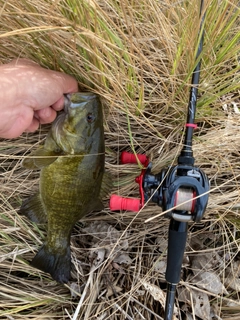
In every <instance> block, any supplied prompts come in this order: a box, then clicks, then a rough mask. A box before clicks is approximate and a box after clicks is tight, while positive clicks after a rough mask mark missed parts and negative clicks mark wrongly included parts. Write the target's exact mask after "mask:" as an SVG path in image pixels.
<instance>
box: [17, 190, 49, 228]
mask: <svg viewBox="0 0 240 320" xmlns="http://www.w3.org/2000/svg"><path fill="white" fill-rule="evenodd" d="M19 213H20V214H23V215H25V216H27V217H28V218H29V219H30V220H31V221H32V222H35V223H47V215H46V213H45V210H44V207H43V204H42V201H41V198H40V193H39V192H37V193H35V194H34V195H32V196H30V197H29V198H28V199H26V200H25V201H24V202H23V204H22V205H21V208H20V210H19Z"/></svg>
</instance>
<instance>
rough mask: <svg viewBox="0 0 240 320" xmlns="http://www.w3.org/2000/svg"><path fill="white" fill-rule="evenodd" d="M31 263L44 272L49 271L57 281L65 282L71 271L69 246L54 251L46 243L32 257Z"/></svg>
mask: <svg viewBox="0 0 240 320" xmlns="http://www.w3.org/2000/svg"><path fill="white" fill-rule="evenodd" d="M31 265H32V266H33V267H35V268H37V269H40V270H42V271H44V272H47V273H50V275H51V276H52V278H53V279H54V280H56V281H57V282H59V283H67V282H68V281H69V279H70V272H71V252H70V248H69V247H68V248H66V250H65V251H64V253H63V252H61V253H57V252H54V251H52V250H50V249H49V248H48V246H47V245H46V244H44V245H43V246H42V248H41V249H40V250H39V251H38V253H37V254H36V256H35V257H34V258H33V260H32V262H31Z"/></svg>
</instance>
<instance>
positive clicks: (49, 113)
mask: <svg viewBox="0 0 240 320" xmlns="http://www.w3.org/2000/svg"><path fill="white" fill-rule="evenodd" d="M56 116H57V112H56V111H55V110H54V109H53V108H51V107H47V108H43V109H41V110H37V111H35V117H36V118H37V119H39V122H40V123H41V124H44V123H51V122H53V121H54V120H55V118H56Z"/></svg>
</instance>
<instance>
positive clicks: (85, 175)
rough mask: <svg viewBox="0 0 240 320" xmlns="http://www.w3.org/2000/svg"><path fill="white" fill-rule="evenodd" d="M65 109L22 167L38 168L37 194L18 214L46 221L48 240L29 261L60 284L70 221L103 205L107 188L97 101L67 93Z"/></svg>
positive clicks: (67, 261) (67, 262)
mask: <svg viewBox="0 0 240 320" xmlns="http://www.w3.org/2000/svg"><path fill="white" fill-rule="evenodd" d="M64 111H65V112H64V113H63V114H60V115H59V116H58V117H57V119H56V120H55V122H54V123H53V125H52V127H51V130H50V132H49V134H48V136H47V138H46V141H45V144H44V146H43V147H42V148H40V149H39V150H37V151H36V152H35V153H34V154H33V155H31V157H30V158H26V159H25V160H24V162H23V165H24V166H26V167H28V168H29V169H39V168H41V173H40V183H39V193H37V194H35V195H33V196H32V197H30V198H29V199H27V200H26V201H25V202H24V203H23V205H22V206H21V209H20V212H21V213H23V214H25V215H27V216H28V217H29V218H30V219H31V220H32V221H34V222H38V223H43V222H45V221H47V238H46V241H45V243H44V245H43V247H42V248H41V249H40V250H39V252H38V253H37V254H36V256H35V257H34V259H33V261H32V265H33V266H35V267H37V268H39V269H41V270H43V271H45V272H48V273H50V274H51V275H52V277H53V279H55V280H56V281H58V282H60V283H66V282H68V280H69V278H70V270H71V253H70V236H71V232H72V229H73V227H74V225H75V223H76V222H77V221H78V220H79V219H80V218H82V217H83V216H84V215H85V214H87V213H88V212H90V211H92V210H100V209H102V208H103V205H102V203H101V197H103V196H104V195H106V194H107V193H108V191H109V189H110V187H111V179H110V177H108V175H107V174H106V173H105V172H104V161H105V160H104V159H105V158H104V152H105V148H104V131H103V115H102V107H101V103H100V101H99V99H98V97H97V96H96V95H94V94H93V93H75V94H70V95H68V97H67V100H66V103H65V107H64Z"/></svg>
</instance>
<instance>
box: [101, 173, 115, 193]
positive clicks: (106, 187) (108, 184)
mask: <svg viewBox="0 0 240 320" xmlns="http://www.w3.org/2000/svg"><path fill="white" fill-rule="evenodd" d="M112 186H113V182H112V176H111V174H110V173H108V172H104V174H103V178H102V184H101V189H100V194H99V198H100V199H102V198H104V197H106V196H107V195H108V194H109V193H110V191H111V189H112Z"/></svg>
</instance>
